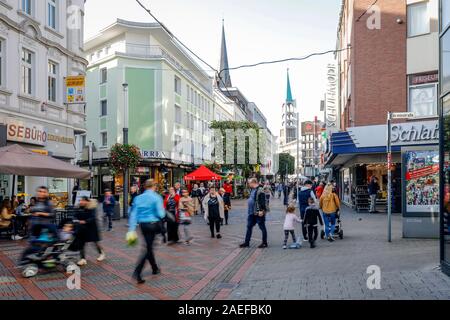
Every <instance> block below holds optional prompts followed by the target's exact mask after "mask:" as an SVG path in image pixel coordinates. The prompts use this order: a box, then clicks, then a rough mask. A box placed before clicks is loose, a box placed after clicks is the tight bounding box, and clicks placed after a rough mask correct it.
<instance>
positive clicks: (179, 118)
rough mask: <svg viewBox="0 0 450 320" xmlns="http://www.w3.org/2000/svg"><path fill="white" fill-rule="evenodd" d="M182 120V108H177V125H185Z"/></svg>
mask: <svg viewBox="0 0 450 320" xmlns="http://www.w3.org/2000/svg"><path fill="white" fill-rule="evenodd" d="M181 118H182V117H181V108H180V107H179V106H175V123H177V124H183V122H182V119H181Z"/></svg>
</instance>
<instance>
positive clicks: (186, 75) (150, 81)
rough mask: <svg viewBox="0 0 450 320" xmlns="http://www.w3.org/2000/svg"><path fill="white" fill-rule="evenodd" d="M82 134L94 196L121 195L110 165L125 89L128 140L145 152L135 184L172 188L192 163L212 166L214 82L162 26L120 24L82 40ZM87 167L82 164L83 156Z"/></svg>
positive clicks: (119, 137) (119, 129)
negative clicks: (88, 152)
mask: <svg viewBox="0 0 450 320" xmlns="http://www.w3.org/2000/svg"><path fill="white" fill-rule="evenodd" d="M85 52H86V54H87V56H86V58H87V59H88V61H89V66H88V70H87V89H86V91H87V107H86V114H87V132H88V133H87V137H86V142H87V143H88V142H89V141H91V142H92V145H93V148H94V153H93V154H94V156H93V159H94V172H95V179H94V188H93V189H94V194H96V195H99V194H102V193H103V190H104V189H105V188H112V189H115V190H116V193H120V190H121V177H114V176H112V175H111V174H110V172H109V169H108V166H107V158H108V152H109V150H110V148H111V146H112V145H114V144H116V143H122V142H123V134H122V132H123V127H124V110H125V109H124V106H125V105H126V103H125V101H126V98H125V97H126V96H127V95H126V94H125V91H124V88H123V84H124V83H127V84H128V110H129V120H128V128H129V142H130V143H132V144H135V145H137V146H138V147H139V148H140V149H141V151H142V154H143V157H144V161H143V163H142V165H141V166H140V167H139V168H138V169H137V170H136V172H133V173H131V175H132V179H131V181H132V183H137V184H139V183H142V182H143V181H144V180H145V179H147V178H154V179H156V180H158V181H159V182H165V183H173V182H174V181H177V180H181V178H182V176H183V175H184V173H185V172H186V171H189V169H190V168H191V167H192V166H193V165H194V164H200V163H204V162H208V161H211V151H212V150H211V146H212V143H211V138H212V132H211V130H210V129H209V123H210V121H211V120H212V119H213V113H214V103H213V79H212V77H210V76H209V75H208V74H207V73H205V72H204V71H202V70H201V68H200V67H199V66H198V65H197V63H196V62H195V61H194V60H193V59H192V58H191V57H190V56H189V55H188V54H187V53H186V52H185V51H184V50H183V49H182V48H181V47H180V45H178V44H177V43H176V42H175V41H174V40H173V39H172V38H171V36H170V34H168V33H167V32H166V31H165V30H164V29H163V28H162V27H161V26H160V25H159V24H156V23H136V22H130V21H124V20H117V21H116V22H115V23H114V24H112V25H111V26H109V27H107V28H105V29H104V30H102V31H101V33H100V34H99V35H97V36H96V37H94V38H92V39H89V40H88V41H87V42H86V43H85ZM84 160H85V164H86V159H84Z"/></svg>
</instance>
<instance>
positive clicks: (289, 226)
mask: <svg viewBox="0 0 450 320" xmlns="http://www.w3.org/2000/svg"><path fill="white" fill-rule="evenodd" d="M295 222H298V223H301V222H302V220H300V218H299V217H297V215H296V214H295V207H294V206H289V207H288V208H287V211H286V218H285V219H284V244H283V249H287V242H288V239H289V234H291V236H292V241H293V242H294V243H296V242H297V238H296V237H295Z"/></svg>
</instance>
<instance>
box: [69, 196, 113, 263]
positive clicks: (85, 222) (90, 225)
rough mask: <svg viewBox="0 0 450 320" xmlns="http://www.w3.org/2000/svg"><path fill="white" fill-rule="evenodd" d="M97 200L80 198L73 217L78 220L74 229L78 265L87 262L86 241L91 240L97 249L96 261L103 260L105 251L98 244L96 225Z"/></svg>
mask: <svg viewBox="0 0 450 320" xmlns="http://www.w3.org/2000/svg"><path fill="white" fill-rule="evenodd" d="M97 205H98V203H97V201H96V200H94V199H89V198H88V197H83V198H82V199H81V200H80V209H81V210H79V211H77V213H76V214H75V218H76V219H77V220H78V221H79V225H78V227H77V230H76V239H77V242H78V245H79V250H80V255H81V260H80V261H78V263H77V264H78V265H79V266H85V265H86V264H87V261H86V254H85V250H84V248H85V245H86V243H89V242H93V243H94V244H95V247H96V248H97V251H98V254H99V256H98V258H97V261H99V262H101V261H103V260H105V258H106V257H105V252H104V251H103V249H102V247H101V246H100V244H99V242H100V235H99V232H98V226H97Z"/></svg>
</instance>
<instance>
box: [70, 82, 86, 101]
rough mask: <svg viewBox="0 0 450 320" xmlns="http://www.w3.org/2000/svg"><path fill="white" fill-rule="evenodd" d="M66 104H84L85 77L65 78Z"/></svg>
mask: <svg viewBox="0 0 450 320" xmlns="http://www.w3.org/2000/svg"><path fill="white" fill-rule="evenodd" d="M66 89H67V92H66V103H68V104H77V103H84V102H85V77H84V76H70V77H67V78H66Z"/></svg>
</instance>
